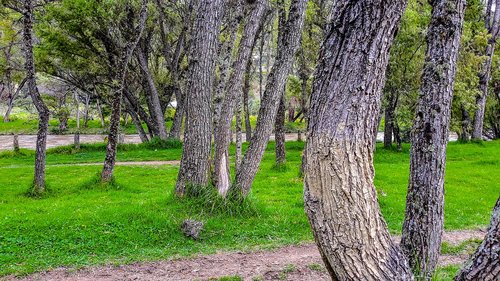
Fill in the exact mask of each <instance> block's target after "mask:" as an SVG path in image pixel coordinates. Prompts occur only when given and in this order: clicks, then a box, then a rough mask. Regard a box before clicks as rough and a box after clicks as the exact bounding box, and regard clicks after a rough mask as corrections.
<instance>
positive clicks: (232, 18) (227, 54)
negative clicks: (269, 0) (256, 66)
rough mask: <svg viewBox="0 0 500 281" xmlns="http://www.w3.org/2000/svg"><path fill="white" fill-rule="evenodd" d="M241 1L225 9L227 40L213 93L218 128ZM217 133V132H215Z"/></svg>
mask: <svg viewBox="0 0 500 281" xmlns="http://www.w3.org/2000/svg"><path fill="white" fill-rule="evenodd" d="M241 4H242V3H241V1H239V0H237V1H230V2H229V4H228V7H227V8H226V10H225V14H226V15H225V18H226V21H227V23H226V24H225V25H226V28H225V29H227V30H226V32H225V33H226V34H225V35H226V36H227V37H228V38H226V40H225V41H224V42H222V44H220V45H221V46H220V50H219V53H220V54H219V63H218V65H219V71H218V72H219V79H218V81H217V87H216V89H215V91H214V95H213V112H214V114H213V124H214V129H215V128H217V124H218V123H219V118H220V114H221V109H222V101H223V99H224V92H225V90H226V85H227V83H228V80H229V73H230V66H231V58H232V57H233V49H234V46H235V41H236V37H237V35H238V34H237V31H238V27H239V26H240V21H241V19H242V17H243V7H242V5H241ZM214 133H215V132H214Z"/></svg>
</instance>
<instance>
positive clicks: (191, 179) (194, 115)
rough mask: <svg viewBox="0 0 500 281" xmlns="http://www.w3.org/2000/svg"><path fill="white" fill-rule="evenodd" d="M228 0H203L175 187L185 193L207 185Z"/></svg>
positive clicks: (190, 66)
mask: <svg viewBox="0 0 500 281" xmlns="http://www.w3.org/2000/svg"><path fill="white" fill-rule="evenodd" d="M224 4H225V1H223V0H206V1H202V2H201V3H200V6H199V9H198V12H197V16H196V20H195V26H194V30H193V31H194V34H193V38H192V40H193V41H192V44H191V48H190V55H189V73H188V77H187V89H186V94H185V95H186V96H185V100H184V104H183V107H185V108H186V125H185V128H186V129H185V133H184V147H183V150H182V158H181V166H180V169H179V175H178V178H177V183H176V186H175V192H176V194H177V195H178V196H183V195H184V192H185V189H186V186H187V185H190V184H192V185H203V186H205V185H207V184H208V172H209V170H210V169H209V167H210V165H209V160H210V159H209V158H210V148H211V147H210V145H211V139H212V137H211V136H212V129H211V128H212V126H211V125H212V112H211V106H210V105H211V99H212V88H213V82H214V75H215V73H214V72H215V59H216V56H217V45H218V40H219V33H220V25H221V21H222V11H223V10H224Z"/></svg>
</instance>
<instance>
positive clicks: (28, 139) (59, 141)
mask: <svg viewBox="0 0 500 281" xmlns="http://www.w3.org/2000/svg"><path fill="white" fill-rule="evenodd" d="M105 137H106V135H80V143H96V142H104V138H105ZM302 138H305V135H304V134H302ZM285 139H286V141H296V140H297V134H286V136H285ZM73 140H74V135H48V136H47V148H51V147H57V146H63V145H70V144H73ZM271 140H274V135H272V136H271ZM377 140H378V141H383V140H384V133H383V132H379V133H378V134H377ZM454 140H457V136H456V134H454V133H452V134H450V141H454ZM243 141H246V140H245V135H244V134H243ZM12 142H13V136H12V135H0V150H9V149H12ZM124 142H125V143H141V139H140V138H139V135H125V138H124ZM35 144H36V135H19V146H20V147H21V148H28V149H35Z"/></svg>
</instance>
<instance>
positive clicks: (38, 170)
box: [23, 0, 50, 194]
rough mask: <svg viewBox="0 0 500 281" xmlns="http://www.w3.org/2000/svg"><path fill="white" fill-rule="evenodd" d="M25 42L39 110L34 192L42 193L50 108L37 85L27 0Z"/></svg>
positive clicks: (30, 84) (28, 1) (32, 91)
mask: <svg viewBox="0 0 500 281" xmlns="http://www.w3.org/2000/svg"><path fill="white" fill-rule="evenodd" d="M23 4H24V5H23V13H24V15H23V16H24V17H23V44H24V56H25V62H24V68H25V70H26V79H27V83H28V91H29V94H30V96H31V99H32V100H33V104H34V105H35V107H36V109H37V111H38V117H39V121H38V133H37V137H36V152H35V178H34V181H33V192H34V193H35V194H41V193H43V192H44V191H45V154H46V146H47V131H48V128H49V114H50V113H49V109H48V108H47V106H46V105H45V103H44V102H43V100H42V97H41V96H40V93H39V92H38V88H37V85H36V70H35V59H34V57H33V12H34V11H33V9H34V8H33V2H32V0H25V1H24V3H23Z"/></svg>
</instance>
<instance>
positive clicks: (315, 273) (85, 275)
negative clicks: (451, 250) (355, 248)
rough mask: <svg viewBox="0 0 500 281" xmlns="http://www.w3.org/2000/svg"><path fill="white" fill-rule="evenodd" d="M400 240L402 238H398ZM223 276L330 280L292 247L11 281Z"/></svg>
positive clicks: (464, 236) (317, 261)
mask: <svg viewBox="0 0 500 281" xmlns="http://www.w3.org/2000/svg"><path fill="white" fill-rule="evenodd" d="M484 235H485V232H484V231H482V230H468V231H454V232H447V233H446V234H444V236H443V241H446V242H448V243H451V244H453V245H457V244H459V243H460V242H463V241H465V240H469V239H482V238H483V237H484ZM394 239H395V240H396V241H398V240H399V237H397V236H395V237H394ZM466 259H467V256H460V255H457V256H450V255H445V256H441V259H440V262H439V264H440V265H441V266H446V265H450V264H460V263H462V262H464V261H465V260H466ZM223 276H240V277H241V278H243V279H244V280H297V281H316V280H329V277H328V275H327V273H326V271H325V269H324V267H323V265H322V261H321V258H320V255H319V253H318V250H317V248H316V245H314V244H312V243H308V244H304V245H298V246H288V247H284V248H280V249H277V250H273V251H257V252H251V253H242V252H233V253H219V254H214V255H207V256H198V257H194V258H189V259H178V260H170V261H158V262H146V263H135V264H129V265H121V266H111V265H108V266H96V267H88V268H84V269H81V270H77V271H75V270H71V269H67V268H58V269H55V270H52V271H48V272H43V273H37V274H33V275H30V276H27V277H24V278H21V279H16V278H14V277H8V278H7V280H54V281H57V280H71V281H93V280H98V281H114V280H152V281H153V280H169V281H170V280H171V281H184V280H185V281H187V280H216V279H215V278H220V277H223Z"/></svg>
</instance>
